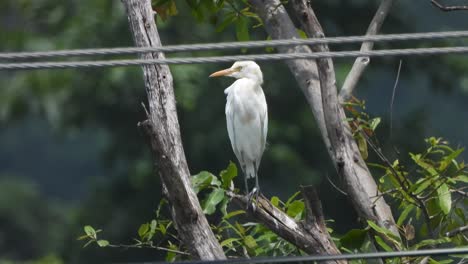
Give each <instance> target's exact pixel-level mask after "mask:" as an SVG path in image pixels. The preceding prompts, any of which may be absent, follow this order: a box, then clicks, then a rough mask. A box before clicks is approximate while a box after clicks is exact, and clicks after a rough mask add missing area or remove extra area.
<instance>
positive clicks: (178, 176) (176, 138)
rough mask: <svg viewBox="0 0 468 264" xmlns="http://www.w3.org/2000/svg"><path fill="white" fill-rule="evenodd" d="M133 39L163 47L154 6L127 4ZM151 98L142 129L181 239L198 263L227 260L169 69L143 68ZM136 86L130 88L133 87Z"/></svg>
mask: <svg viewBox="0 0 468 264" xmlns="http://www.w3.org/2000/svg"><path fill="white" fill-rule="evenodd" d="M122 2H123V4H124V6H125V8H126V11H127V15H128V21H129V24H130V29H131V31H132V33H133V39H134V41H135V44H136V46H138V47H151V46H153V47H155V46H160V45H161V41H160V39H159V33H158V30H157V28H156V24H155V21H154V14H153V10H152V8H151V1H150V0H122ZM141 58H142V59H157V58H164V55H163V54H162V53H146V54H142V55H141ZM143 74H144V78H145V87H146V93H147V95H148V103H149V113H147V114H148V120H146V121H144V122H142V123H141V125H142V126H143V129H144V131H145V132H146V134H147V135H148V137H149V140H150V143H151V151H152V153H153V156H154V162H155V164H156V167H157V169H158V172H159V175H160V177H161V180H162V183H163V188H164V189H165V193H166V196H167V198H168V200H169V202H170V204H171V214H172V219H173V221H174V224H175V227H176V229H177V231H178V234H179V237H180V238H181V240H182V242H183V244H184V245H185V246H186V247H187V249H188V251H189V252H190V254H191V255H192V256H193V257H194V258H198V259H203V260H214V259H225V258H226V257H225V255H224V252H223V249H222V247H221V246H220V245H219V243H218V241H217V240H216V238H215V236H214V234H213V232H212V231H211V228H210V226H209V224H208V221H207V220H206V217H205V215H204V214H203V212H202V210H201V207H200V204H199V202H198V199H197V196H196V194H195V193H194V191H193V190H192V187H191V183H190V172H189V169H188V166H187V162H186V159H185V154H184V149H183V147H182V141H181V137H180V128H179V121H178V118H177V111H176V104H175V98H174V90H173V83H172V75H171V72H170V70H169V67H168V66H167V65H148V66H143ZM130 85H131V84H130Z"/></svg>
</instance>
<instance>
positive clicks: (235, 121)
mask: <svg viewBox="0 0 468 264" xmlns="http://www.w3.org/2000/svg"><path fill="white" fill-rule="evenodd" d="M224 92H225V93H226V95H227V100H226V101H227V102H226V123H227V129H228V134H229V139H230V140H231V145H232V149H233V150H234V154H235V155H236V157H237V159H238V160H239V163H240V164H241V167H242V169H243V170H244V173H245V175H246V177H255V176H256V174H257V170H258V166H259V165H260V161H261V158H262V155H263V151H264V150H265V143H266V136H267V131H268V114H267V105H266V100H265V95H264V94H263V90H262V88H261V86H260V85H259V84H258V83H256V82H255V81H253V80H251V79H248V78H241V79H238V80H236V81H235V82H234V83H233V84H232V85H231V86H229V87H228V88H227V89H226V90H225V91H224Z"/></svg>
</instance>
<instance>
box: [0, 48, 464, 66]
mask: <svg viewBox="0 0 468 264" xmlns="http://www.w3.org/2000/svg"><path fill="white" fill-rule="evenodd" d="M462 53H468V47H441V48H415V49H388V50H372V51H336V52H317V53H278V54H255V55H234V56H213V57H191V58H190V57H189V58H170V59H150V60H145V59H129V60H101V61H70V62H22V63H0V70H32V69H64V68H85V67H95V68H97V67H118V66H132V65H133V66H135V65H151V64H196V63H217V62H230V61H239V60H256V61H266V60H271V61H274V60H297V59H319V58H350V57H363V56H369V57H387V56H414V55H419V56H422V55H426V56H427V55H440V54H462Z"/></svg>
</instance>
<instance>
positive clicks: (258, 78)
mask: <svg viewBox="0 0 468 264" xmlns="http://www.w3.org/2000/svg"><path fill="white" fill-rule="evenodd" d="M245 78H247V79H249V80H251V81H253V82H254V83H255V84H257V85H259V86H261V85H262V84H263V76H262V74H261V73H260V74H254V73H252V74H249V75H248V76H246V77H245Z"/></svg>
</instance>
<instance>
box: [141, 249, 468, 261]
mask: <svg viewBox="0 0 468 264" xmlns="http://www.w3.org/2000/svg"><path fill="white" fill-rule="evenodd" d="M466 254H468V247H464V248H442V249H425V250H412V251H393V252H370V253H356V254H342V255H311V256H288V257H268V258H267V257H265V258H250V259H247V258H242V259H225V260H211V261H206V260H197V261H179V262H172V263H173V264H251V263H257V264H263V263H296V262H313V261H314V262H315V261H317V262H318V261H333V260H355V259H377V258H401V257H420V256H448V255H466ZM145 263H146V264H150V263H153V264H159V263H161V264H162V263H167V262H145ZM134 264H137V263H136V262H135V263H134Z"/></svg>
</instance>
